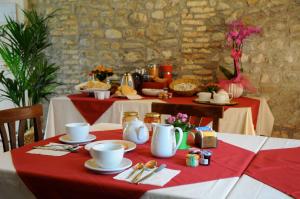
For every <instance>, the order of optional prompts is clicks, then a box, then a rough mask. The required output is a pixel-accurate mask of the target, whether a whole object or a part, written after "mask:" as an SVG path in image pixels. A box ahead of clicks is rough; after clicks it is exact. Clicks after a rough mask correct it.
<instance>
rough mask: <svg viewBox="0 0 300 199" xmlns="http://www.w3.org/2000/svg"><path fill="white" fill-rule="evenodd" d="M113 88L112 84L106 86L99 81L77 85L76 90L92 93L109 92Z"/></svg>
mask: <svg viewBox="0 0 300 199" xmlns="http://www.w3.org/2000/svg"><path fill="white" fill-rule="evenodd" d="M110 87H111V85H110V84H106V83H103V82H99V81H88V82H83V83H81V84H78V85H76V86H75V87H74V88H75V90H77V91H81V92H83V93H90V92H94V91H107V90H109V89H110Z"/></svg>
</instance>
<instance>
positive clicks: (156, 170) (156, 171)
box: [135, 164, 167, 184]
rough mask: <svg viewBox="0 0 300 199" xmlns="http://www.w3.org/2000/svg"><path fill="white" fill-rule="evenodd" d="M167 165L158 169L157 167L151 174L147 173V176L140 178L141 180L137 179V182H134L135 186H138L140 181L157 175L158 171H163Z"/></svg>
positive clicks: (162, 165)
mask: <svg viewBox="0 0 300 199" xmlns="http://www.w3.org/2000/svg"><path fill="white" fill-rule="evenodd" d="M166 167H167V165H166V164H161V165H160V166H159V167H157V168H156V169H154V170H153V171H152V172H151V173H149V174H148V175H146V176H144V177H142V178H141V179H139V180H138V181H137V182H135V183H136V184H140V183H141V182H142V181H144V180H146V179H147V178H149V177H150V176H152V175H153V174H155V173H158V172H159V171H161V170H163V169H164V168H166Z"/></svg>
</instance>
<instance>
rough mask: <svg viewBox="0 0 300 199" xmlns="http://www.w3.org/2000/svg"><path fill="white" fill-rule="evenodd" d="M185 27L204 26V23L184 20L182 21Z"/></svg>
mask: <svg viewBox="0 0 300 199" xmlns="http://www.w3.org/2000/svg"><path fill="white" fill-rule="evenodd" d="M181 23H182V24H183V25H204V23H203V21H201V20H193V19H184V20H181Z"/></svg>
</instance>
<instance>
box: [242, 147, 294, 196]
mask: <svg viewBox="0 0 300 199" xmlns="http://www.w3.org/2000/svg"><path fill="white" fill-rule="evenodd" d="M246 174H247V175H249V176H251V177H253V178H255V179H257V180H258V181H260V182H263V183H265V184H267V185H269V186H271V187H274V188H275V189H278V190H280V191H281V192H284V193H286V194H288V195H291V196H293V197H295V198H300V147H297V148H288V149H272V150H263V151H260V152H259V153H258V154H257V156H256V157H255V158H254V160H253V161H252V162H251V164H250V165H249V167H248V168H247V170H246Z"/></svg>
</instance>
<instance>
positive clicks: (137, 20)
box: [128, 12, 148, 26]
mask: <svg viewBox="0 0 300 199" xmlns="http://www.w3.org/2000/svg"><path fill="white" fill-rule="evenodd" d="M128 21H129V22H130V24H131V25H134V26H146V25H147V22H148V18H147V15H146V14H145V13H142V12H133V13H131V14H130V15H129V17H128Z"/></svg>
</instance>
